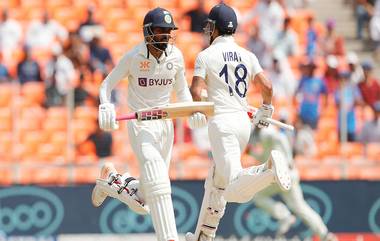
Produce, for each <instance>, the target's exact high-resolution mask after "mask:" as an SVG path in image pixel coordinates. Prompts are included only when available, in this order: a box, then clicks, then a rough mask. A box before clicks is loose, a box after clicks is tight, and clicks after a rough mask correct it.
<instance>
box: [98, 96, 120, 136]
mask: <svg viewBox="0 0 380 241" xmlns="http://www.w3.org/2000/svg"><path fill="white" fill-rule="evenodd" d="M98 120H99V127H100V129H102V130H105V131H112V130H117V129H119V123H118V122H117V121H116V111H115V106H114V105H113V104H111V103H104V104H101V105H99V114H98Z"/></svg>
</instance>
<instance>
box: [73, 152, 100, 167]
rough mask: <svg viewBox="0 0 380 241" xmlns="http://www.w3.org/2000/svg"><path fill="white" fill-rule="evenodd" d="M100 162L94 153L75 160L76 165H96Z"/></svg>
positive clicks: (78, 156) (77, 157)
mask: <svg viewBox="0 0 380 241" xmlns="http://www.w3.org/2000/svg"><path fill="white" fill-rule="evenodd" d="M98 161H99V160H98V157H97V156H96V155H95V154H94V153H93V154H91V155H81V156H80V155H77V156H76V157H75V159H74V163H75V164H77V165H78V164H79V165H88V164H91V165H94V164H96V163H98Z"/></svg>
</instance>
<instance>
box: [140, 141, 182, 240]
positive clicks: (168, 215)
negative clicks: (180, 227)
mask: <svg viewBox="0 0 380 241" xmlns="http://www.w3.org/2000/svg"><path fill="white" fill-rule="evenodd" d="M142 153H143V155H144V159H145V160H144V161H145V163H144V164H142V165H141V175H142V179H141V183H140V184H142V185H143V189H144V193H145V201H146V203H147V204H148V205H149V207H150V214H151V217H152V221H153V226H154V229H155V231H156V236H157V240H158V241H168V240H178V234H177V229H176V225H175V216H174V208H173V203H172V199H171V188H170V181H169V174H168V171H167V167H166V165H165V162H164V160H163V159H162V158H161V155H160V154H159V152H158V151H157V150H156V149H155V148H154V147H153V146H151V145H150V144H145V145H142Z"/></svg>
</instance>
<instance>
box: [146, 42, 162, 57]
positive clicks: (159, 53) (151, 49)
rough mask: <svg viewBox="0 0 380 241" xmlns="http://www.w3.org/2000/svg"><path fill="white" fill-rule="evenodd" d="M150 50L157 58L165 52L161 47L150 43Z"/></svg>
mask: <svg viewBox="0 0 380 241" xmlns="http://www.w3.org/2000/svg"><path fill="white" fill-rule="evenodd" d="M148 51H149V53H150V54H151V55H153V57H155V58H156V59H157V60H158V59H159V58H160V57H161V55H162V54H163V52H164V51H162V50H160V49H157V48H155V47H154V46H152V45H148Z"/></svg>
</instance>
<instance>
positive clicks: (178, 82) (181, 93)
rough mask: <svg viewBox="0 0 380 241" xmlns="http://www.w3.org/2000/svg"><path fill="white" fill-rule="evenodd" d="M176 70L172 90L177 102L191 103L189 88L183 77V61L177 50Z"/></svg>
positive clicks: (184, 76)
mask: <svg viewBox="0 0 380 241" xmlns="http://www.w3.org/2000/svg"><path fill="white" fill-rule="evenodd" d="M178 52H179V53H178V58H179V61H178V70H177V73H176V75H175V82H174V90H175V92H176V95H177V100H178V101H180V102H189V101H193V98H192V97H191V94H190V90H189V86H188V85H187V81H186V75H185V61H184V60H183V55H182V53H181V52H180V51H179V50H178Z"/></svg>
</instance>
